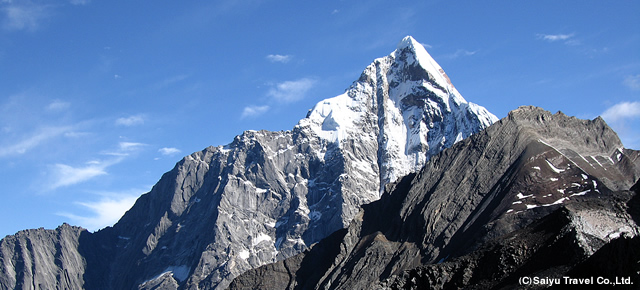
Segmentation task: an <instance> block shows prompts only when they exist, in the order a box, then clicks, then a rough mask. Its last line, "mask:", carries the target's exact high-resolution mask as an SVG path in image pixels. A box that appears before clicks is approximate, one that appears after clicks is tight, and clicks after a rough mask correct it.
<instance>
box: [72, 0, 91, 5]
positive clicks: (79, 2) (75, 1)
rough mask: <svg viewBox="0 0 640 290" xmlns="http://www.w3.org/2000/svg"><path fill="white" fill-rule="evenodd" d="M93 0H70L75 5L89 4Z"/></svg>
mask: <svg viewBox="0 0 640 290" xmlns="http://www.w3.org/2000/svg"><path fill="white" fill-rule="evenodd" d="M89 2H91V1H90V0H69V3H71V4H73V5H87V4H89Z"/></svg>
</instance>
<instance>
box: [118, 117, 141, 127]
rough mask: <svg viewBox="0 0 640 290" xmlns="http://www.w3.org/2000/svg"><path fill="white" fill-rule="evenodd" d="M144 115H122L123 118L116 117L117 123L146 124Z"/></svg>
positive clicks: (121, 124)
mask: <svg viewBox="0 0 640 290" xmlns="http://www.w3.org/2000/svg"><path fill="white" fill-rule="evenodd" d="M144 119H145V117H144V115H134V116H130V117H122V118H118V119H116V125H119V126H127V127H130V126H136V125H142V124H144Z"/></svg>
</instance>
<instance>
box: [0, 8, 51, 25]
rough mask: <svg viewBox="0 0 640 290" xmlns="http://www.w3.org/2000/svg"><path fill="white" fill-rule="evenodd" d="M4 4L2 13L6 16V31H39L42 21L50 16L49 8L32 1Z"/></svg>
mask: <svg viewBox="0 0 640 290" xmlns="http://www.w3.org/2000/svg"><path fill="white" fill-rule="evenodd" d="M3 3H6V4H5V5H4V6H2V7H0V11H1V12H2V13H3V14H4V20H3V23H2V26H3V28H4V29H5V30H12V31H16V30H27V31H34V30H37V29H38V27H39V26H40V23H41V21H42V20H44V19H46V18H47V17H48V14H49V12H48V9H49V6H47V5H39V4H35V3H32V2H31V1H3Z"/></svg>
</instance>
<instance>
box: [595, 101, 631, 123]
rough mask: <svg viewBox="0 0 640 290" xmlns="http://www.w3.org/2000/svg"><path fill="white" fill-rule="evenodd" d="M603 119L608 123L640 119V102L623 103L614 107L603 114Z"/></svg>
mask: <svg viewBox="0 0 640 290" xmlns="http://www.w3.org/2000/svg"><path fill="white" fill-rule="evenodd" d="M601 116H602V118H603V119H605V120H606V121H608V122H619V121H623V120H626V119H635V118H639V117H640V102H622V103H618V104H615V105H613V106H612V107H610V108H608V109H607V110H606V111H604V113H602V115H601Z"/></svg>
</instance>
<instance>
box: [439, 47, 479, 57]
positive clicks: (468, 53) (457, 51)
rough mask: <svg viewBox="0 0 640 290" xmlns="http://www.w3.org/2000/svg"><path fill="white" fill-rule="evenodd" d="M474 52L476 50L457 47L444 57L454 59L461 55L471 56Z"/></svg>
mask: <svg viewBox="0 0 640 290" xmlns="http://www.w3.org/2000/svg"><path fill="white" fill-rule="evenodd" d="M474 54H476V51H468V50H466V49H458V50H456V52H454V53H450V54H447V55H445V56H444V58H448V59H456V58H459V57H462V56H472V55H474Z"/></svg>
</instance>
